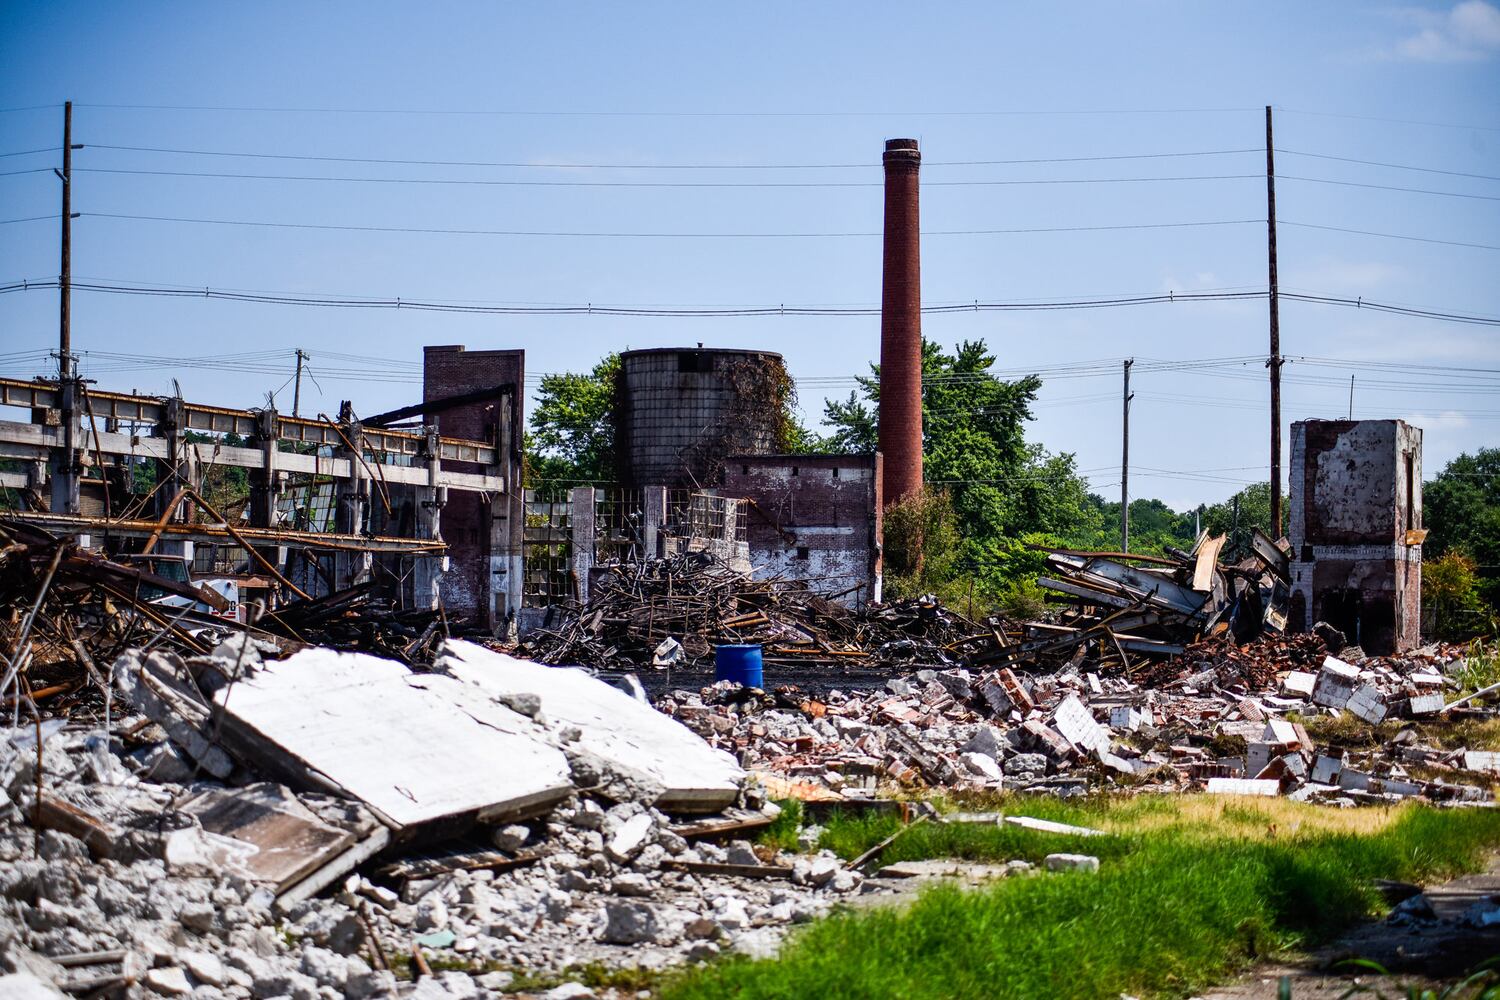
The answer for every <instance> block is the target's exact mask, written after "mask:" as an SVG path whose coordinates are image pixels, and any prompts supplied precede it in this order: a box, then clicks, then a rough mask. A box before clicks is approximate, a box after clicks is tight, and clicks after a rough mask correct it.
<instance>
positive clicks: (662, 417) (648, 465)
mask: <svg viewBox="0 0 1500 1000" xmlns="http://www.w3.org/2000/svg"><path fill="white" fill-rule="evenodd" d="M620 368H621V378H622V380H623V384H622V385H621V399H620V405H619V408H618V410H617V413H618V419H619V425H618V427H617V436H616V442H617V447H618V449H619V453H620V457H621V459H622V460H623V462H622V464H623V466H624V467H623V468H622V469H621V473H622V478H623V479H624V480H625V481H626V482H628V483H630V484H632V485H635V486H687V487H692V486H710V485H714V484H716V483H717V482H718V480H719V477H720V473H721V471H722V466H723V460H724V457H725V456H726V455H767V454H771V453H773V452H775V451H776V450H777V446H778V444H779V442H778V440H777V438H778V432H779V429H780V426H781V411H782V407H781V401H782V399H783V398H784V395H785V392H786V391H787V389H786V385H785V383H786V367H785V365H784V364H783V362H782V359H781V355H779V354H773V353H770V352H768V351H738V350H726V349H722V348H703V347H685V348H677V347H671V348H653V349H651V350H644V351H626V352H625V353H623V354H621V355H620Z"/></svg>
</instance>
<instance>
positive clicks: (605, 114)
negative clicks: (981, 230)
mask: <svg viewBox="0 0 1500 1000" xmlns="http://www.w3.org/2000/svg"><path fill="white" fill-rule="evenodd" d="M43 106H45V107H58V105H43ZM73 106H74V107H76V108H99V109H106V110H111V111H207V112H217V113H231V112H232V113H252V114H332V115H434V116H440V117H452V116H459V117H464V116H496V117H517V118H886V117H910V118H916V117H920V118H991V117H1047V116H1052V115H1057V116H1072V115H1078V116H1087V115H1204V114H1224V113H1231V112H1240V111H1260V110H1261V109H1260V108H1115V109H1108V108H1105V109H1097V110H1087V109H1080V110H1062V111H1030V110H990V111H985V110H978V111H598V110H591V111H547V110H532V109H519V108H496V109H484V108H479V109H474V108H321V107H312V108H291V107H264V106H262V107H247V106H243V105H241V106H208V105H195V104H96V103H85V102H81V101H75V102H74V103H73ZM12 110H30V109H25V108H17V109H12Z"/></svg>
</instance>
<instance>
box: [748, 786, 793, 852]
mask: <svg viewBox="0 0 1500 1000" xmlns="http://www.w3.org/2000/svg"><path fill="white" fill-rule="evenodd" d="M776 804H777V805H778V806H780V807H781V815H779V816H777V817H776V818H775V819H774V820H772V821H771V825H770V826H767V827H766V828H765V829H763V830H761V831H760V834H759V835H758V836H757V837H756V838H755V842H756V843H757V844H765V845H766V846H767V847H770V848H772V849H773V850H777V851H795V850H796V849H797V831H799V830H801V829H802V803H801V802H799V801H797V800H796V799H777V800H776Z"/></svg>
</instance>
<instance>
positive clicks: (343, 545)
mask: <svg viewBox="0 0 1500 1000" xmlns="http://www.w3.org/2000/svg"><path fill="white" fill-rule="evenodd" d="M0 522H3V523H13V524H27V525H31V526H34V527H39V528H45V529H47V530H49V531H54V532H58V533H60V534H89V533H92V532H99V531H103V529H104V526H105V525H106V524H108V525H109V528H110V530H111V531H112V532H114V533H115V534H116V535H119V536H121V537H125V538H149V537H150V536H151V534H152V533H153V532H155V531H157V530H158V527H157V523H156V522H155V521H144V520H126V521H109V520H107V519H104V518H97V517H88V516H86V515H82V514H51V513H48V512H46V511H15V512H8V513H6V514H4V515H0ZM236 531H237V532H238V534H239V535H241V536H242V537H243V538H244V539H245V540H246V541H249V542H253V543H254V544H257V545H287V546H291V547H294V548H308V549H321V550H326V551H330V552H333V551H349V552H363V551H372V552H404V553H433V554H441V553H442V552H443V551H445V550H446V549H447V547H448V546H447V544H446V543H444V542H443V541H441V540H439V539H435V538H395V537H391V536H388V535H374V536H370V537H365V536H363V535H342V534H333V533H331V532H317V531H291V530H285V529H278V528H238V529H236ZM160 532H161V535H162V537H164V538H172V539H179V540H184V541H197V542H219V543H222V542H224V541H226V540H237V539H234V537H233V535H231V534H230V533H229V532H228V531H226V530H225V529H224V528H222V527H220V526H218V525H213V524H167V525H165V526H163V527H161V528H160Z"/></svg>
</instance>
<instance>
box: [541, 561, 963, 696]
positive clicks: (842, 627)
mask: <svg viewBox="0 0 1500 1000" xmlns="http://www.w3.org/2000/svg"><path fill="white" fill-rule="evenodd" d="M560 617H561V623H560V624H557V625H555V626H544V627H543V628H541V629H538V630H537V631H535V632H534V633H532V634H531V635H529V636H527V637H526V638H525V640H524V642H523V643H522V645H521V646H520V647H519V649H518V652H519V653H520V654H521V655H523V656H529V657H531V658H532V659H535V660H537V661H539V662H542V663H561V664H581V665H584V666H590V667H597V668H602V669H617V670H619V669H623V670H634V669H637V668H639V667H649V666H652V665H657V666H666V665H676V666H680V667H685V668H690V667H702V666H707V665H711V664H712V662H713V651H714V646H715V645H716V644H720V643H746V642H750V643H760V644H761V645H762V646H763V648H764V652H763V657H764V662H765V663H766V664H767V665H770V666H784V667H807V666H820V667H835V668H837V667H844V666H848V667H855V666H858V667H877V666H878V667H891V666H899V665H902V664H913V663H916V664H924V665H926V664H957V663H960V662H962V661H963V660H964V659H965V658H966V657H967V656H968V655H969V654H970V653H972V652H973V651H974V650H975V649H977V648H978V647H979V646H981V645H984V644H987V643H990V642H992V641H993V638H992V635H991V632H990V631H989V630H988V629H986V628H985V627H983V626H980V625H977V624H975V623H974V622H972V621H969V620H968V619H967V618H964V617H963V616H962V615H959V614H956V613H954V612H953V611H951V610H949V609H947V608H944V607H943V606H942V605H940V604H939V603H938V602H937V601H936V600H934V599H931V598H927V599H921V600H911V601H899V602H895V603H893V604H890V605H887V606H883V607H878V608H870V609H868V610H865V611H860V612H856V611H852V610H850V609H849V608H847V607H844V606H843V605H841V604H837V603H835V602H833V601H830V600H827V599H826V598H823V597H820V596H818V594H817V593H816V592H815V591H814V590H813V589H812V588H811V587H810V585H809V584H807V583H805V582H799V581H793V580H779V579H770V580H756V579H752V578H751V577H750V575H749V574H746V573H740V572H736V571H734V570H732V569H729V568H728V567H726V566H725V565H724V564H723V563H721V562H718V561H716V560H715V559H714V558H713V557H712V556H711V555H709V554H708V553H702V552H700V553H691V554H685V555H680V556H676V557H673V558H669V559H655V560H650V561H646V562H641V563H636V564H628V565H623V566H617V567H614V568H612V569H611V571H610V572H609V573H608V574H607V575H606V576H604V577H603V578H602V579H600V580H597V581H596V582H595V584H594V586H593V594H592V600H590V601H589V602H588V603H587V604H579V603H577V602H573V603H570V604H567V605H564V606H562V608H561V609H560Z"/></svg>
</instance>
